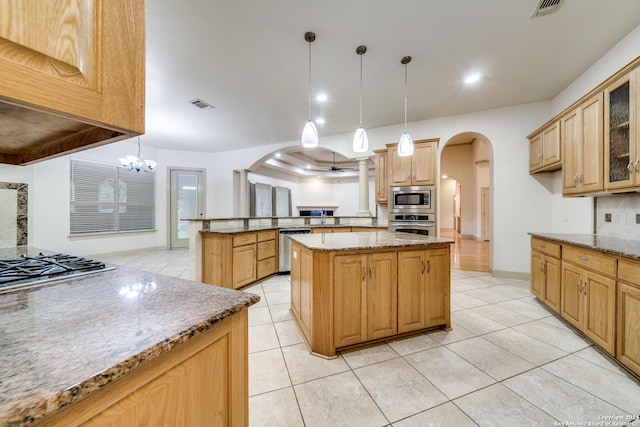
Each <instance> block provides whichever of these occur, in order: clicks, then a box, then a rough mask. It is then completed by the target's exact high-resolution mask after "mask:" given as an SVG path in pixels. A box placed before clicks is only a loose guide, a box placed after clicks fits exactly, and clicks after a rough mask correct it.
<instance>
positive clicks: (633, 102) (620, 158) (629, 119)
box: [604, 69, 640, 191]
mask: <svg viewBox="0 0 640 427" xmlns="http://www.w3.org/2000/svg"><path fill="white" fill-rule="evenodd" d="M638 73H639V70H638V69H635V70H632V71H631V72H629V73H627V74H626V75H624V76H623V77H621V78H620V79H619V80H617V81H616V82H614V83H613V84H611V85H610V86H608V87H607V88H606V89H605V90H604V106H605V111H604V123H605V129H606V130H607V131H606V132H605V135H604V143H605V155H606V161H605V165H604V166H605V179H606V182H605V188H606V189H607V190H613V191H618V190H620V189H632V188H633V187H637V186H639V185H640V164H639V163H640V147H638V135H637V127H638V126H637V125H638V115H637V103H638V97H639V96H638V84H637V82H638Z"/></svg>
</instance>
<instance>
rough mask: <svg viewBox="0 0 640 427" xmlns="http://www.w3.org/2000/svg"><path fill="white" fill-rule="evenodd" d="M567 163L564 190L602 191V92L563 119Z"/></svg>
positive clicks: (575, 192)
mask: <svg viewBox="0 0 640 427" xmlns="http://www.w3.org/2000/svg"><path fill="white" fill-rule="evenodd" d="M560 123H561V125H560V126H561V129H562V133H561V139H562V147H563V151H564V154H563V158H564V166H563V168H562V194H563V195H583V194H595V193H599V192H601V191H602V189H603V188H604V185H603V173H602V168H603V142H602V135H603V130H602V93H598V94H597V95H595V96H593V97H592V98H590V99H587V100H586V101H584V102H583V103H582V104H580V105H579V106H578V107H577V108H575V109H574V110H571V111H569V112H568V113H566V114H565V115H564V116H563V117H562V118H561V119H560Z"/></svg>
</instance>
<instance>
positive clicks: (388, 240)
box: [289, 231, 453, 251]
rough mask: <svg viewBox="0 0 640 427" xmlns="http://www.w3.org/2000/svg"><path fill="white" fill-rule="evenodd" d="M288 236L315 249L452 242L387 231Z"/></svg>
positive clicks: (337, 249) (400, 246)
mask: <svg viewBox="0 0 640 427" xmlns="http://www.w3.org/2000/svg"><path fill="white" fill-rule="evenodd" d="M289 237H290V238H291V239H292V240H295V241H296V242H298V243H300V244H301V245H302V246H304V247H306V248H309V249H312V250H316V251H348V250H356V249H384V248H403V247H411V246H430V245H443V244H452V243H453V240H451V239H444V238H440V237H433V236H423V235H420V234H411V233H391V232H388V231H372V232H355V233H315V234H314V233H311V234H292V235H290V236H289Z"/></svg>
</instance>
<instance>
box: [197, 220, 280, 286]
mask: <svg viewBox="0 0 640 427" xmlns="http://www.w3.org/2000/svg"><path fill="white" fill-rule="evenodd" d="M276 235H277V233H276V231H275V230H265V231H259V232H249V233H233V234H226V233H203V234H202V276H201V277H202V281H203V282H204V283H209V284H212V285H218V286H223V287H225V288H231V289H239V288H242V287H244V286H247V285H250V284H252V283H254V282H255V281H257V280H260V279H263V278H265V277H267V276H270V275H272V274H275V273H276V272H277V264H278V257H277V253H278V247H277V242H278V241H277V239H276Z"/></svg>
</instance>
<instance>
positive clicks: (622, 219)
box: [620, 213, 626, 224]
mask: <svg viewBox="0 0 640 427" xmlns="http://www.w3.org/2000/svg"><path fill="white" fill-rule="evenodd" d="M625 223H626V218H625V215H624V214H623V213H621V214H620V224H625Z"/></svg>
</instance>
